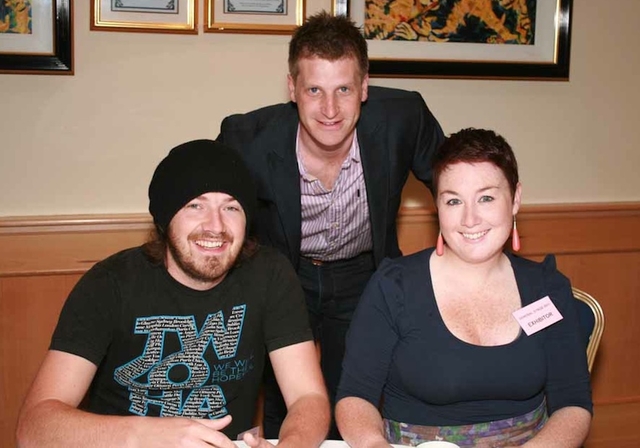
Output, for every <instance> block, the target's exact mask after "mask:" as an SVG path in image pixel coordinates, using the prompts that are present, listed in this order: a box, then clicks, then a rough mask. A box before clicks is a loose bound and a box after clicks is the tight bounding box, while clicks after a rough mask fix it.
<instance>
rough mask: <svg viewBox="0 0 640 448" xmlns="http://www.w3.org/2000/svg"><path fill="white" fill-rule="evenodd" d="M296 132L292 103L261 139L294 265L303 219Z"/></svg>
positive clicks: (298, 250)
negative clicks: (279, 120) (289, 110)
mask: <svg viewBox="0 0 640 448" xmlns="http://www.w3.org/2000/svg"><path fill="white" fill-rule="evenodd" d="M297 132H298V115H297V110H296V109H295V107H292V108H291V113H289V114H288V115H287V117H286V119H283V120H281V122H280V123H278V125H277V126H274V127H273V130H272V132H270V133H269V134H268V138H266V139H264V140H263V143H264V147H265V148H267V150H268V151H269V153H268V154H267V163H268V168H267V169H268V173H269V182H270V183H271V187H272V192H273V195H274V197H273V200H274V202H275V204H276V207H277V209H278V214H279V218H280V224H281V225H282V229H283V231H284V236H285V238H286V242H287V245H288V249H289V254H290V257H291V260H292V261H293V263H294V265H297V263H298V257H299V252H300V239H301V230H300V227H301V221H302V212H301V208H300V174H299V171H298V161H297V159H296V136H297Z"/></svg>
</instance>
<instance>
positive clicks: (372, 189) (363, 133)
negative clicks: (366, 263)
mask: <svg viewBox="0 0 640 448" xmlns="http://www.w3.org/2000/svg"><path fill="white" fill-rule="evenodd" d="M365 108H366V105H363V110H362V111H363V113H362V115H361V116H360V120H359V121H358V126H357V130H358V144H359V146H360V157H361V159H362V170H363V172H364V180H365V183H366V185H367V201H368V203H369V214H370V216H371V234H372V235H371V236H372V238H373V253H374V257H375V260H376V264H377V263H380V261H382V257H383V254H384V248H385V247H386V236H387V234H386V228H387V210H388V207H389V155H388V148H387V147H386V145H385V139H384V138H383V136H384V135H385V128H386V124H385V123H384V122H383V121H382V120H379V119H376V118H375V117H371V116H370V115H368V114H366V111H365Z"/></svg>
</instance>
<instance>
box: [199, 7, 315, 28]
mask: <svg viewBox="0 0 640 448" xmlns="http://www.w3.org/2000/svg"><path fill="white" fill-rule="evenodd" d="M205 15H206V16H207V21H206V23H205V28H204V31H205V32H209V33H248V34H291V33H292V32H293V30H294V29H295V28H297V27H298V26H300V25H302V23H303V22H304V19H305V0H206V3H205Z"/></svg>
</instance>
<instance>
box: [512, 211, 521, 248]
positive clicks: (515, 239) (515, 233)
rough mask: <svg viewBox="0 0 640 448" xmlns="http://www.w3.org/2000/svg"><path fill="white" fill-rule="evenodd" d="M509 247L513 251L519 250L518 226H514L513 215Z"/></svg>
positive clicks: (514, 218) (514, 219)
mask: <svg viewBox="0 0 640 448" xmlns="http://www.w3.org/2000/svg"><path fill="white" fill-rule="evenodd" d="M511 247H512V248H513V251H514V252H518V251H519V250H520V234H518V228H517V227H516V217H515V216H514V217H513V231H512V233H511Z"/></svg>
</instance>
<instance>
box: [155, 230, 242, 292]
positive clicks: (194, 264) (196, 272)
mask: <svg viewBox="0 0 640 448" xmlns="http://www.w3.org/2000/svg"><path fill="white" fill-rule="evenodd" d="M222 238H223V241H224V242H225V243H229V244H231V241H229V240H228V238H226V236H225V235H224V234H223V235H222ZM197 239H211V235H210V234H209V235H207V234H206V233H203V234H195V235H189V237H188V241H195V240H197ZM218 239H219V238H218ZM180 246H181V244H180V242H179V240H178V238H177V237H176V236H175V235H173V234H172V233H171V231H169V235H168V238H167V247H168V248H169V251H171V255H172V256H173V259H174V261H175V263H176V265H177V266H178V267H179V268H180V270H182V271H183V272H184V273H185V274H186V275H188V276H189V277H190V278H192V279H193V280H196V281H199V282H203V283H208V282H214V281H216V280H218V279H219V278H220V277H222V276H224V275H225V274H226V273H227V272H228V271H229V270H230V269H231V268H232V267H233V265H234V264H235V262H236V260H237V258H238V253H235V254H233V253H232V254H228V253H226V254H224V255H223V256H222V257H220V256H209V257H200V258H199V259H195V258H194V257H193V256H192V255H191V254H190V253H189V250H188V242H187V243H185V245H184V247H183V248H181V247H180Z"/></svg>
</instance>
